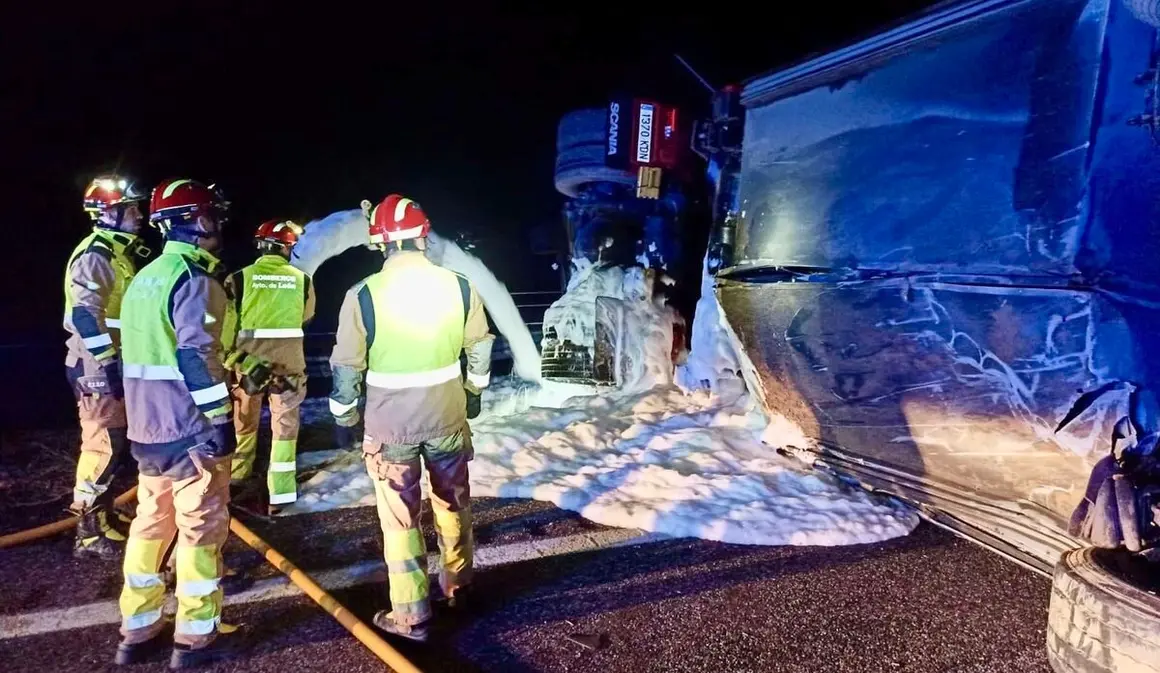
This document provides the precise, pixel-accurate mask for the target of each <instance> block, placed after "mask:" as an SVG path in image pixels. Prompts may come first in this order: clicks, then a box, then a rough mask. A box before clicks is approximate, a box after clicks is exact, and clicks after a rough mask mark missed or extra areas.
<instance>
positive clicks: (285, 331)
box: [226, 255, 315, 375]
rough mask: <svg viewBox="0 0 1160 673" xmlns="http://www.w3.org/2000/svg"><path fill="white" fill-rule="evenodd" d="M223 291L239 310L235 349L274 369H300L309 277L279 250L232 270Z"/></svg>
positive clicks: (310, 301) (310, 313)
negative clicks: (265, 362)
mask: <svg viewBox="0 0 1160 673" xmlns="http://www.w3.org/2000/svg"><path fill="white" fill-rule="evenodd" d="M226 290H227V292H228V293H229V294H230V295H231V297H232V299H233V301H234V304H235V306H236V307H237V309H238V315H239V329H238V337H237V348H239V349H241V350H243V351H245V352H247V353H251V354H253V355H257V356H258V357H261V358H264V359H266V360H269V361H270V362H271V363H273V365H274V367H273V369H274V373H275V374H282V375H288V374H290V375H301V374H304V373H305V371H306V359H305V357H304V355H303V352H302V337H303V332H302V326H303V325H304V324H306V323H307V322H308V321H309V320H310V319H311V318H313V317H314V303H315V302H314V289H313V287H312V283H311V281H310V276H309V275H307V274H306V273H305V272H303V271H301V270H300V269H297V268H295V267H294V266H291V264H290V262H289V261H287V260H286V259H285V258H284V257H282V256H281V255H262V256H261V257H259V258H258V259H257V261H255V262H254V263H253V264H251V265H249V266H247V267H245V268H244V269H242V270H241V271H238V272H236V273H234V274H233V275H231V276H230V277H229V279H228V280H227V281H226Z"/></svg>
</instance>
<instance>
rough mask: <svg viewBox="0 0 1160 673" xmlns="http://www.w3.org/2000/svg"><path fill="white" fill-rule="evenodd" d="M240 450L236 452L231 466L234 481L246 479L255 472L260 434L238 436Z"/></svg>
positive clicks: (252, 433) (231, 475)
mask: <svg viewBox="0 0 1160 673" xmlns="http://www.w3.org/2000/svg"><path fill="white" fill-rule="evenodd" d="M237 438H238V448H237V449H235V450H234V458H233V462H232V463H231V465H230V477H231V478H232V479H237V480H241V479H245V478H246V477H249V476H250V475H251V474H252V473H253V472H254V459H255V458H257V457H258V433H257V432H251V433H247V434H244V435H243V434H238V435H237Z"/></svg>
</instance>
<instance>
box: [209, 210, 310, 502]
mask: <svg viewBox="0 0 1160 673" xmlns="http://www.w3.org/2000/svg"><path fill="white" fill-rule="evenodd" d="M301 235H302V227H300V226H299V225H297V224H295V223H294V222H291V221H288V220H287V221H279V220H270V221H269V222H265V223H264V224H262V226H260V227H258V231H257V233H256V234H255V236H254V238H255V241H256V244H257V247H258V251H259V252H261V253H262V254H261V256H260V257H259V258H258V260H257V261H256V262H254V263H253V264H251V265H249V266H247V267H245V268H244V269H242V270H241V271H238V272H236V273H234V274H233V275H232V276H230V277H229V278H228V279H227V280H226V291H227V293H228V294H229V295H230V296H231V298H232V300H233V302H234V305H235V306H236V307H237V311H238V319H239V329H238V334H237V341H236V350H235V351H234V354H233V357H231V360H236V361H237V362H238V364H237V365H236V366H235V378H236V379H237V380H238V381H239V382H240V385H238V386H237V387H236V388H235V389H234V430H235V432H236V434H237V444H238V448H237V453H235V454H234V460H233V467H232V480H233V482H234V484H236V485H237V486H239V487H241V486H242V484H244V483H245V481H246V480H247V479H249V477H250V475H251V473H252V472H253V469H254V458H255V457H256V455H257V448H258V421H259V419H260V417H261V413H262V401H263V398H265V397H266V396H267V394H268V395H269V399H270V429H271V433H272V435H273V440H272V441H271V445H270V467H269V470H268V472H267V476H266V485H267V488H268V489H269V501H268V502H269V504H270V513H271V514H276V513H277V512H278V511H279V510H280V508H281V507H282V506H283V505H286V504H288V503H292V502H294V501H295V500H296V499H297V498H298V492H297V482H296V481H295V478H296V476H297V465H296V459H297V453H298V451H297V446H298V420H299V419H298V412H299V407H300V406H301V405H302V400H303V399H304V398H305V397H306V359H305V355H304V354H303V350H302V337H303V332H302V327H303V325H304V324H305V323H306V322H308V321H309V320H310V319H311V318H312V317H314V303H315V302H314V290H313V288H312V287H311V280H310V276H309V275H307V274H306V273H305V272H303V271H300V270H298V269H296V268H295V267H293V266H291V265H290V255H291V254H292V251H293V248H294V246H295V245H296V244H297V243H298V237H299V236H301ZM258 372H261V373H258Z"/></svg>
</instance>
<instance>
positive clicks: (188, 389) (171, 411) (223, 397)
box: [116, 179, 240, 668]
mask: <svg viewBox="0 0 1160 673" xmlns="http://www.w3.org/2000/svg"><path fill="white" fill-rule="evenodd" d="M227 209H228V203H227V202H226V201H225V200H224V199H223V198H222V195H221V193H220V192H219V191H217V190H215V189H214V188H213V187H212V186H210V187H207V186H206V185H204V184H202V183H200V182H195V181H193V180H186V179H181V180H169V181H166V182H163V183H161V184H160V185H158V186H157V187H156V188H155V189H154V190H153V194H152V200H151V207H150V210H151V213H150V218H149V219H150V221H151V222H152V223H154V224H155V225H156V226H157V227H158V228H159V229H160V230H161V232H162V234H163V235H164V236H165V239H166V243H165V247H164V249H163V250H162V254H161V256H160V257H158V258H157V259H156V260H154V261H153V262H152V263H150V264H149V265H148V266H146V267H145V268H143V269H141V271H140V272H138V274H137V276H136V277H135V278H134V279H133V282H132V283H131V284H130V285H129V289H128V290H127V291H126V292H125V298H124V302H123V304H122V307H121V309H122V310H121V325H122V326H121V330H122V339H123V350H124V354H123V360H124V377H125V403H126V413H127V415H128V419H129V433H128V435H129V440H130V442H131V450H132V454H133V458H135V459H136V461H137V466H138V471H139V475H140V476H139V489H138V494H137V500H138V504H137V516H136V518H135V519H133V523H132V526H131V527H130V529H129V541H128V543H127V545H126V548H125V562H124V576H125V584H124V588H123V589H122V591H121V599H120V607H121V618H122V621H121V636H122V639H121V643H120V644H119V645H118V646H117V654H116V662H117V663H119V664H128V663H134V662H137V661H141V660H143V659H146V658H148V657H150V656H152V654H153V653H154V652H156V651H158V650H160V649H161V648H163V647H165V646H166V645H167V643H166V642H165V641H166V640H168V639H167V638H165V636H164V633H165V631H166V628H165V627H166V625H165V623H164V621H165V620H163V619H162V605H163V603H164V602H165V583H164V581H163V580H162V575H161V570H162V565H163V563H164V559H165V557H166V554H167V551H168V550H169V549H170V546H171V544H173V542H174V540H175V539H176V546H175V547H174V548H173V551H172V553H173V555H174V565H175V566H176V574H177V587H176V590H175V593H176V594H177V620H176V624H175V626H174V634H173V652H172V655H171V658H170V667H172V668H184V667H187V666H195V665H199V664H202V663H207V662H209V661H214V660H217V659H221V658H224V657H225V656H226V655H228V654H230V653H231V652H232V651H233V650H234V645H235V643H236V640H237V638H239V637H240V634H239V633H237V632H235V630H234V629H233V627H230V626H228V625H225V624H222V623H221V610H222V589H221V586H220V583H221V578H222V570H223V566H222V545H223V544H224V543H225V541H226V537H227V535H228V534H229V512H228V510H227V506H228V504H229V483H230V459H231V455H232V453H233V450H234V432H233V427H232V425H231V423H230V420H231V414H230V411H231V403H230V395H229V390H228V387H227V383H226V381H227V378H226V370H225V368H224V366H223V364H222V342H221V339H222V329H223V324H225V323H226V322H227V319H228V317H229V316H228V315H227V308H228V306H227V304H228V302H227V299H226V293H225V290H224V289H223V287H222V285H221V283H220V282H218V280H216V279H215V274H216V273H218V267H219V266H220V264H221V263H220V261H219V259H218V256H217V255H218V251H219V249H220V247H221V240H222V239H221V234H222V227H223V226H224V225H225V223H226V219H227V212H228V210H227Z"/></svg>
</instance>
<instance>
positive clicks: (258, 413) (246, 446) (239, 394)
mask: <svg viewBox="0 0 1160 673" xmlns="http://www.w3.org/2000/svg"><path fill="white" fill-rule="evenodd" d="M233 395H234V435H235V436H236V437H237V439H238V446H237V449H235V450H234V460H233V464H232V466H231V469H230V476H231V478H233V479H236V480H241V479H245V478H246V477H249V476H250V474H251V473H253V471H254V458H256V457H257V455H258V423H259V422H260V421H261V418H262V394H261V393H259V394H257V395H254V396H252V397H251V396H250V395H247V394H246V391H245V390H243V389H242V387H241V386H238V387H237V388H236V389H234V391H233Z"/></svg>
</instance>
